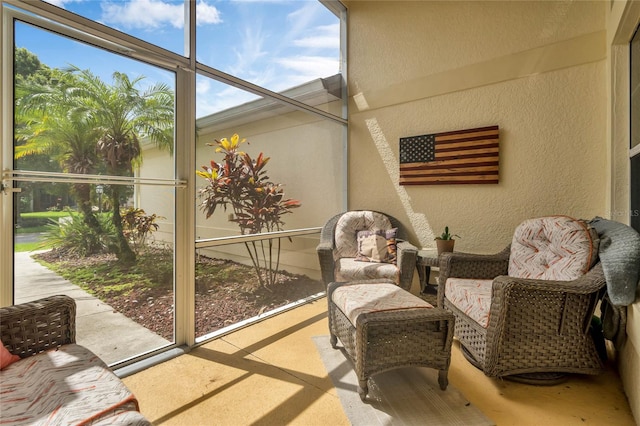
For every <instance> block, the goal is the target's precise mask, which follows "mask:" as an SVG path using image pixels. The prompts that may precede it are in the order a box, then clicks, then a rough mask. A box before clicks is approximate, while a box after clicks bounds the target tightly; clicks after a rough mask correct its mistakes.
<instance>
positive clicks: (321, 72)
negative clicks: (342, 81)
mask: <svg viewBox="0 0 640 426" xmlns="http://www.w3.org/2000/svg"><path fill="white" fill-rule="evenodd" d="M277 62H278V63H279V64H280V65H281V66H283V67H284V68H286V69H289V70H292V71H295V72H296V74H299V75H300V76H301V77H304V79H305V80H306V81H309V80H312V79H314V78H318V77H320V76H321V77H329V76H331V75H334V74H336V73H337V72H338V70H339V69H340V68H339V63H338V59H337V58H328V57H324V56H294V57H288V58H280V59H278V60H277Z"/></svg>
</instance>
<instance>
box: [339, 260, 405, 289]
mask: <svg viewBox="0 0 640 426" xmlns="http://www.w3.org/2000/svg"><path fill="white" fill-rule="evenodd" d="M374 278H387V279H390V280H393V281H395V282H396V283H397V282H399V280H400V269H398V267H397V266H396V265H394V264H393V263H372V262H359V261H356V259H355V258H342V259H338V260H337V261H336V270H335V280H336V281H359V280H369V279H374Z"/></svg>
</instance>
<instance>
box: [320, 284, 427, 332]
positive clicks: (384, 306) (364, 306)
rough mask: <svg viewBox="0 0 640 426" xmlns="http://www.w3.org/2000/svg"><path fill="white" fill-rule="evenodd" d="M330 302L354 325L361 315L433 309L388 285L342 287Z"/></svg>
mask: <svg viewBox="0 0 640 426" xmlns="http://www.w3.org/2000/svg"><path fill="white" fill-rule="evenodd" d="M331 300H332V301H333V304H334V305H336V307H337V308H338V309H340V310H341V311H342V313H343V314H345V316H346V317H347V318H349V321H351V324H354V325H355V324H356V320H357V319H358V316H359V315H361V314H368V313H371V312H382V311H395V310H400V309H425V308H433V305H431V304H430V303H428V302H426V301H424V300H422V299H421V298H419V297H416V296H414V295H413V294H411V293H409V292H408V291H405V290H403V289H401V288H400V287H398V286H397V285H395V284H390V283H367V284H352V285H344V286H342V287H338V288H337V289H336V290H335V291H334V292H333V294H332V296H331Z"/></svg>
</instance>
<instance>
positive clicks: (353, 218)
mask: <svg viewBox="0 0 640 426" xmlns="http://www.w3.org/2000/svg"><path fill="white" fill-rule="evenodd" d="M391 228H392V226H391V221H390V220H389V218H388V217H387V216H385V215H384V214H382V213H378V212H372V211H366V210H364V211H350V212H346V213H345V214H343V215H342V216H341V217H340V219H338V222H337V223H336V230H335V235H334V239H335V243H336V246H335V250H334V251H333V258H334V260H338V259H340V258H343V257H356V256H357V255H358V232H359V231H372V230H373V231H375V230H381V229H391Z"/></svg>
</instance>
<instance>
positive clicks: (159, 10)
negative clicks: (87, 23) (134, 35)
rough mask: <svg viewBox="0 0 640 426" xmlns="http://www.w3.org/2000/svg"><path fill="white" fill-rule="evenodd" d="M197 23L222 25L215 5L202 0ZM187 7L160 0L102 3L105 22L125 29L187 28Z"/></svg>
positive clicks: (199, 5)
mask: <svg viewBox="0 0 640 426" xmlns="http://www.w3.org/2000/svg"><path fill="white" fill-rule="evenodd" d="M196 8H197V16H198V24H199V25H201V24H218V23H220V22H222V18H221V17H220V12H219V11H218V9H216V8H215V7H214V6H211V5H209V4H208V3H206V2H205V1H204V0H201V1H199V2H198V4H197V5H196ZM184 15H185V14H184V6H183V5H182V4H175V3H165V2H163V1H161V0H132V1H130V2H128V3H104V4H102V18H101V19H102V20H103V21H104V22H106V23H108V24H110V25H119V26H122V27H124V28H126V29H131V28H140V29H157V28H160V27H163V26H165V25H170V26H172V27H174V28H183V27H184Z"/></svg>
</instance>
